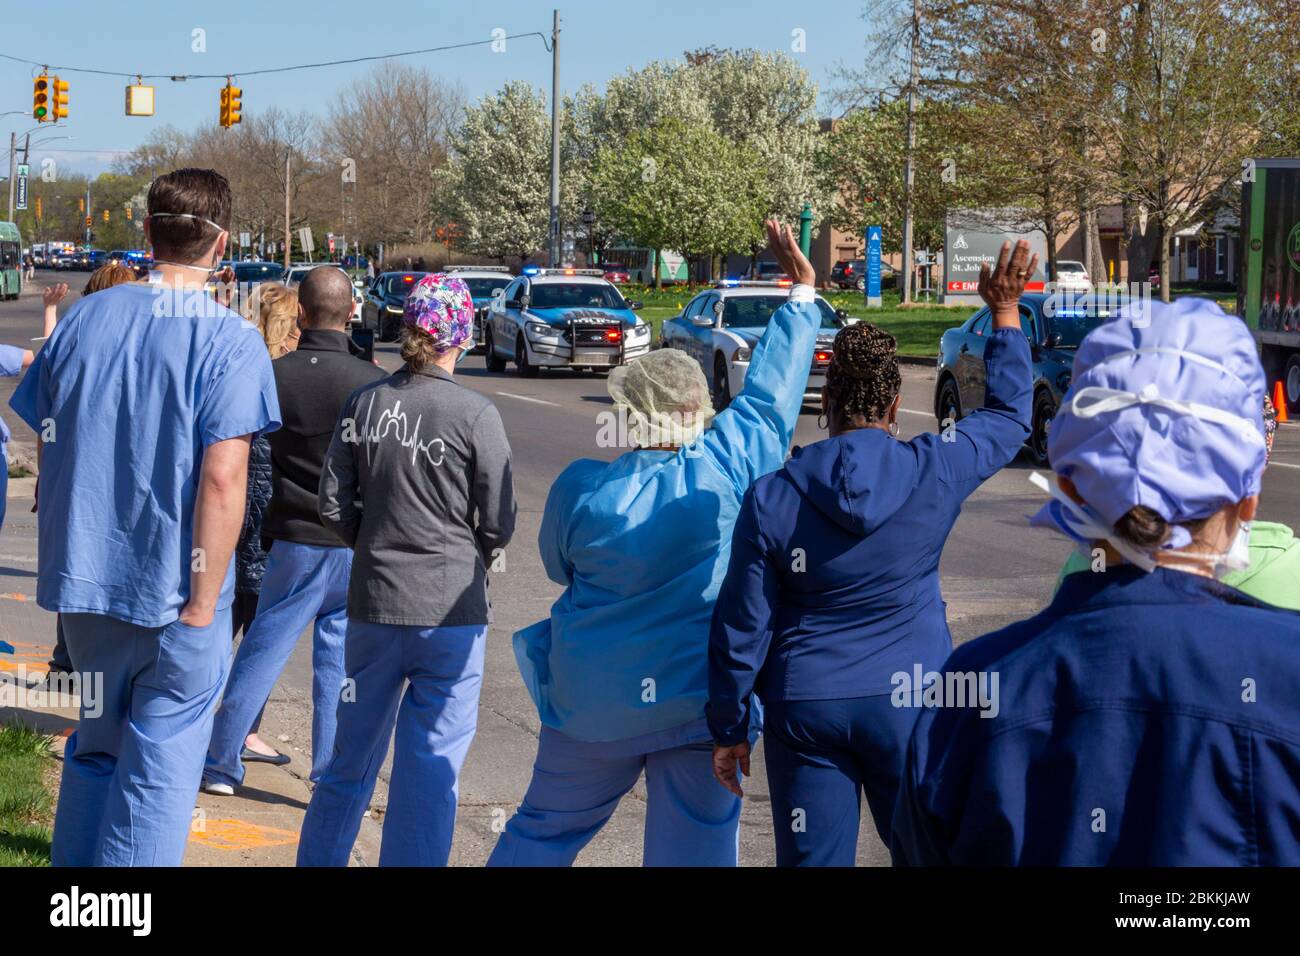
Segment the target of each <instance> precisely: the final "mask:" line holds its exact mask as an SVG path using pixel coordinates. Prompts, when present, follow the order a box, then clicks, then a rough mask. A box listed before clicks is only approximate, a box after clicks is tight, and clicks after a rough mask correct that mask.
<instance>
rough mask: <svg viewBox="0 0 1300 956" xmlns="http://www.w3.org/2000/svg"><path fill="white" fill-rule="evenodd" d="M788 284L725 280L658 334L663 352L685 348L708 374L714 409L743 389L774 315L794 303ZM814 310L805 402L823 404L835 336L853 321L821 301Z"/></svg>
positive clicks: (703, 295) (785, 282) (788, 281)
mask: <svg viewBox="0 0 1300 956" xmlns="http://www.w3.org/2000/svg"><path fill="white" fill-rule="evenodd" d="M790 285H791V283H790V280H788V279H785V280H781V281H778V282H762V281H748V280H739V281H738V280H735V279H723V280H721V281H719V282H717V283H716V284H715V285H714V287H713V288H712V289H708V290H706V291H704V292H701V293H700V294H699V295H697V296H696V297H695V298H693V299H691V301H690V302H689V303H687V305H686V308H685V309H684V310H683V311H682V314H681V315H679V316H677V318H675V319H669V320H668V321H666V322H665V323H664V324H663V329H662V331H661V332H660V345H661V347H663V348H674V349H681V350H682V351H684V352H686V353H687V354H688V355H690V356H692V357H693V358H694V359H695V360H696V361H697V362H699V363H700V367H701V368H702V369H703V371H704V377H705V378H706V379H707V380H708V382H709V385H710V387H711V388H712V390H713V405H714V407H715V408H716V409H718V410H719V411H721V410H722V409H724V408H726V407H727V406H728V405H729V404H731V399H732V397H733V396H735V395H736V394H737V393H738V392H739V391H740V389H741V388H742V387H743V386H744V384H745V376H746V375H747V374H748V373H749V360H750V357H751V356H752V354H753V351H754V347H755V346H757V345H758V340H759V339H761V338H762V337H763V333H764V331H766V330H767V324H768V322H770V321H771V319H772V314H773V313H774V312H775V311H776V310H777V309H779V308H780V307H781V306H783V305H785V303H786V302H787V301H789V298H790ZM815 301H816V305H817V309H818V311H819V312H820V313H821V317H822V321H821V328H820V329H819V330H818V332H817V345H816V347H815V349H814V350H813V360H812V365H811V367H810V368H809V370H808V384H807V385H806V386H805V387H804V401H805V402H806V403H808V404H811V405H819V404H821V390H822V385H824V384H825V382H826V369H827V367H828V366H829V365H830V363H831V347H832V345H834V342H835V333H836V332H838V331H839V329H840V327H841V326H844V325H847V324H849V323H850V322H851V321H853V320H852V319H850V318H849V317H848V313H846V312H844V311H843V310H839V311H837V310H835V309H833V308H831V306H830V303H828V302H827V301H826V300H825V299H823V298H822V297H821V296H817V298H816V300H815Z"/></svg>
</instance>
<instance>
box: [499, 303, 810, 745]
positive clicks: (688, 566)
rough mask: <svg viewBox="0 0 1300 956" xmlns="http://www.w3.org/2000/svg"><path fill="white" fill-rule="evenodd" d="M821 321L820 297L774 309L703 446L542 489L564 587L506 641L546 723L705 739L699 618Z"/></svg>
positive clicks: (789, 415) (640, 736)
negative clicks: (540, 616)
mask: <svg viewBox="0 0 1300 956" xmlns="http://www.w3.org/2000/svg"><path fill="white" fill-rule="evenodd" d="M820 325H821V313H820V311H819V310H818V308H817V305H816V303H815V302H811V301H809V302H796V301H793V300H792V301H790V302H788V303H787V304H785V305H783V306H781V308H779V309H777V310H776V312H775V313H774V314H773V316H772V319H771V321H770V323H769V325H768V328H767V331H766V333H765V334H764V336H763V338H762V340H761V341H760V342H759V344H758V346H757V347H756V348H755V349H754V354H753V359H752V361H751V364H750V368H749V372H748V374H747V376H746V379H745V386H744V388H743V389H741V391H740V394H738V395H737V396H736V398H735V400H734V401H733V402H732V403H731V406H730V407H729V408H728V409H726V410H725V411H723V412H720V413H719V414H718V415H717V416H716V417H715V418H714V420H713V423H712V425H711V426H710V427H709V428H708V429H706V430H705V432H704V434H703V435H702V436H701V437H700V438H698V439H696V440H695V441H694V442H692V443H691V444H690V445H688V446H686V447H684V448H682V449H680V450H678V451H677V452H667V451H631V452H628V453H627V454H624V455H622V456H621V457H619V458H617V459H615V460H614V461H612V462H604V461H591V460H581V461H576V462H574V463H573V464H572V465H570V466H569V467H568V468H566V469H565V470H564V472H563V473H562V474H561V475H560V476H559V478H557V479H556V481H555V483H554V484H553V485H552V486H551V491H550V494H549V496H548V497H547V500H546V510H545V512H544V514H543V517H542V526H541V531H540V533H539V535H538V547H539V548H540V550H541V556H542V563H543V564H544V566H545V567H546V572H547V574H548V575H549V577H550V578H551V580H553V581H555V582H556V583H558V584H563V585H564V586H565V589H564V593H563V594H561V595H560V597H559V599H558V600H557V601H556V602H555V604H554V605H553V606H552V608H551V616H550V618H549V619H547V620H545V621H542V622H540V623H538V624H535V625H533V626H532V627H530V628H527V629H525V630H522V631H519V632H518V633H516V634H515V657H516V659H517V660H518V662H519V669H520V673H521V674H522V676H523V679H524V684H525V686H527V687H528V690H529V692H530V693H531V694H532V697H533V701H534V703H536V704H537V710H538V714H539V716H540V718H541V721H542V723H544V724H546V725H547V726H548V727H551V728H553V729H555V730H558V731H560V732H561V733H564V734H566V735H568V736H570V737H574V738H577V739H579V740H583V741H588V742H611V741H619V742H620V747H622V748H623V749H625V750H628V751H631V752H650V751H652V750H656V749H663V748H665V747H670V746H677V745H681V744H685V743H690V742H694V741H699V740H707V739H708V730H707V727H706V725H705V724H704V721H703V717H704V702H705V698H706V697H707V670H708V669H707V648H708V637H709V621H710V618H711V616H712V613H713V602H714V600H715V599H716V597H717V594H718V588H719V587H720V585H721V583H722V577H723V574H724V573H725V572H726V569H727V559H728V557H729V554H730V550H731V547H730V546H731V531H732V526H733V524H734V523H735V520H736V514H737V512H738V511H739V510H740V501H741V498H742V496H743V495H744V494H745V491H746V489H748V488H749V486H750V485H751V484H752V483H753V482H754V480H755V479H756V478H758V477H759V476H761V475H764V474H766V473H768V472H770V471H774V470H775V469H777V468H779V467H780V466H781V462H782V461H783V460H784V459H785V455H786V451H787V450H788V449H789V447H790V441H791V439H792V438H793V436H794V426H795V422H796V421H797V419H798V416H799V409H800V407H801V405H802V403H803V391H804V386H805V385H806V384H807V381H808V372H809V369H810V367H811V364H812V350H813V344H814V342H815V341H816V337H817V330H818V328H819V327H820ZM611 753H612V751H611Z"/></svg>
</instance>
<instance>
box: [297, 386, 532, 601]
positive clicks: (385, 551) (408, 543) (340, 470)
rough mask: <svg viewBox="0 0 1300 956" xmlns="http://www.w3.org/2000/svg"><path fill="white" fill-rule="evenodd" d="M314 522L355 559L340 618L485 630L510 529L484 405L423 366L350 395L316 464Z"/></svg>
mask: <svg viewBox="0 0 1300 956" xmlns="http://www.w3.org/2000/svg"><path fill="white" fill-rule="evenodd" d="M320 517H321V523H322V524H324V526H325V527H326V528H329V529H331V530H332V531H333V532H334V533H335V534H336V535H338V537H339V538H340V539H341V540H342V541H343V543H344V544H346V545H348V546H349V547H350V548H353V549H354V550H355V555H354V557H353V560H352V579H351V581H350V582H349V585H348V617H352V618H357V619H359V620H363V621H371V622H374V623H377V624H405V625H416V626H420V627H441V626H447V627H454V626H460V625H470V624H486V623H488V622H489V621H490V620H491V609H490V605H489V603H488V595H487V576H488V569H489V568H491V567H492V566H493V564H494V563H495V564H496V566H497V568H498V569H500V568H502V567H504V549H505V546H506V544H507V543H508V542H509V541H510V536H511V534H512V533H513V532H514V528H515V490H514V481H513V479H512V477H511V474H510V445H509V444H508V443H507V441H506V433H505V429H504V428H503V427H502V424H501V416H500V414H499V413H498V412H497V409H496V406H495V405H493V404H492V403H491V402H490V401H488V400H487V399H486V398H484V397H483V396H482V395H480V394H478V393H477V392H474V391H471V390H470V389H468V388H464V387H462V386H460V385H457V384H456V383H455V381H453V380H452V377H451V376H450V375H448V374H447V373H446V372H444V371H442V370H441V369H438V368H434V367H432V366H430V367H428V368H425V369H423V370H421V371H419V372H408V371H406V370H405V369H403V370H401V371H398V372H395V373H394V374H392V375H390V376H388V377H387V378H383V379H380V380H379V381H377V382H374V383H373V384H370V385H365V386H363V387H362V388H359V389H357V391H355V392H353V393H352V395H351V397H350V398H348V400H347V402H346V403H345V404H344V406H343V412H342V414H341V415H340V416H339V421H338V424H337V425H336V426H335V428H334V437H333V439H332V440H331V442H330V448H329V452H328V453H327V454H326V456H325V468H324V471H323V472H322V473H321V483H320Z"/></svg>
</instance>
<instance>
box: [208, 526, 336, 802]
mask: <svg viewBox="0 0 1300 956" xmlns="http://www.w3.org/2000/svg"><path fill="white" fill-rule="evenodd" d="M351 571H352V550H351V549H350V548H342V547H339V548H322V547H317V546H315V545H310V544H295V543H294V542H292V541H276V542H275V543H274V544H273V545H272V546H271V551H270V553H269V554H268V556H267V559H266V572H265V573H264V574H263V575H262V592H261V595H260V596H259V597H258V599H257V614H256V615H255V616H254V618H253V623H252V625H251V626H250V627H249V629H248V630H247V632H245V634H244V639H243V640H242V641H240V643H239V650H238V651H236V652H235V662H234V664H233V665H231V668H230V680H229V682H228V683H227V684H226V693H225V696H224V697H223V698H222V701H221V709H220V710H219V711H217V718H216V721H215V722H214V724H213V727H212V742H211V743H210V744H209V745H208V762H207V767H206V768H205V769H204V772H203V775H204V777H205V778H207V779H208V780H209V781H212V782H214V783H225V784H229V785H230V786H232V787H237V786H239V785H240V784H241V783H243V782H244V765H243V764H242V763H241V762H240V759H239V755H240V753H241V752H242V751H243V747H244V738H246V737H247V736H248V735H249V734H250V733H252V731H253V727H254V724H255V722H256V721H257V718H258V715H259V714H260V713H261V712H262V708H263V707H264V706H266V702H267V699H268V698H270V696H271V691H272V689H274V687H275V682H276V681H277V680H279V678H280V673H281V671H283V670H284V665H285V664H287V663H288V662H289V656H290V655H291V654H292V653H293V648H294V645H295V644H297V643H298V635H300V634H301V633H302V632H303V631H304V630H305V629H306V628H307V626H308V625H309V624H312V623H313V622H315V629H314V631H313V632H312V653H311V671H312V688H311V690H312V693H311V699H312V713H311V750H312V763H311V779H312V780H319V779H320V775H321V773H322V772H324V770H325V764H326V763H328V762H329V758H330V754H331V753H333V751H334V714H335V710H336V708H337V706H338V700H339V690H340V688H341V687H342V686H343V640H344V636H345V635H346V633H347V603H348V576H349V574H350V573H351Z"/></svg>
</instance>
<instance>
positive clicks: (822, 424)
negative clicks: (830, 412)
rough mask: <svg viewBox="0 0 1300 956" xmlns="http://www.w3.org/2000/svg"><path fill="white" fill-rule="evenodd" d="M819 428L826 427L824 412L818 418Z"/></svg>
mask: <svg viewBox="0 0 1300 956" xmlns="http://www.w3.org/2000/svg"><path fill="white" fill-rule="evenodd" d="M817 427H818V428H825V427H826V413H825V412H824V411H823V412H822V413H821V414H819V415H818V416H817Z"/></svg>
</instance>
